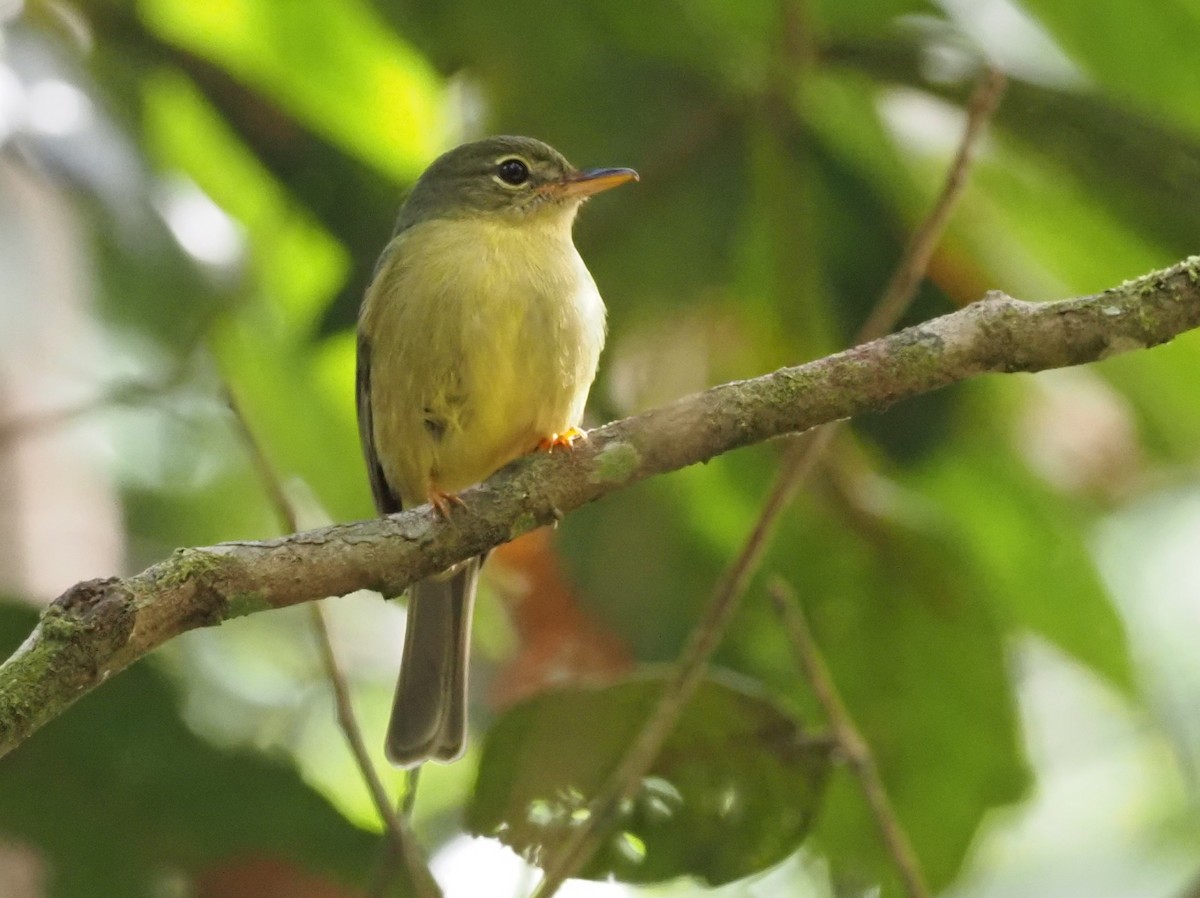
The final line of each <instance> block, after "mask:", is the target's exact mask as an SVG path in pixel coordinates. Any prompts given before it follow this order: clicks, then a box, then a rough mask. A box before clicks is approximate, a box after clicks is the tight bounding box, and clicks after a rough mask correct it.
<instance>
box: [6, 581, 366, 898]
mask: <svg viewBox="0 0 1200 898" xmlns="http://www.w3.org/2000/svg"><path fill="white" fill-rule="evenodd" d="M35 622H36V616H35V615H34V614H33V613H32V612H31V611H29V610H28V609H27V608H25V607H16V606H12V605H3V604H0V644H2V645H3V646H4V648H3V651H2V652H0V654H3V655H5V656H7V654H8V653H9V652H10V651H11V650H12V648H14V647H15V646H16V645H17V644H18V643H19V642H20V640H22V639H24V637H25V636H27V635H28V633H29V631H30V630H31V629H32V627H33V625H34V623H35ZM0 832H3V833H4V834H5V835H8V836H11V837H15V838H17V839H21V840H25V841H28V842H29V843H31V844H34V845H37V846H38V848H39V850H40V851H41V852H42V854H43V856H44V858H45V860H46V862H47V863H48V864H49V866H50V869H51V871H52V881H53V886H52V892H51V898H95V896H97V895H122V896H130V898H133V896H138V895H146V896H148V895H151V894H158V892H157V888H158V886H157V885H156V884H157V883H158V882H159V881H160V879H161V877H162V876H163V875H164V874H165V873H166V872H168V871H171V870H177V871H183V872H187V873H195V872H198V871H200V870H201V869H204V868H207V867H209V866H212V865H214V864H215V863H216V862H218V861H220V860H222V859H229V858H234V857H238V856H245V855H248V854H261V855H268V856H270V855H273V856H277V857H280V858H288V859H290V860H291V861H292V862H293V863H295V864H296V865H298V866H300V867H303V868H306V869H308V870H311V871H320V872H326V873H330V874H334V875H336V877H337V878H338V879H340V880H342V881H344V882H348V883H358V884H361V883H363V882H365V880H366V877H367V874H368V873H369V871H370V870H371V868H372V862H373V860H374V859H375V857H376V854H377V852H378V847H379V842H378V836H375V835H373V834H370V833H366V832H363V831H361V830H358V829H355V828H354V827H352V826H351V825H350V824H349V823H347V822H346V820H345V819H344V818H343V817H341V816H340V815H339V814H338V813H337V812H336V811H334V810H333V809H332V808H331V807H330V806H329V804H328V803H327V802H326V801H325V800H324V799H322V798H321V797H320V796H318V795H317V794H316V793H314V792H313V791H312V790H311V789H310V788H309V787H308V786H306V785H305V784H304V783H303V781H302V780H301V779H300V777H299V776H298V775H297V774H296V771H295V770H293V769H292V768H291V767H289V766H288V765H287V764H285V763H283V762H281V761H279V760H275V759H270V758H267V757H264V756H263V755H261V754H259V753H257V752H252V751H248V750H239V751H222V750H220V749H217V748H215V747H213V746H212V745H209V744H207V743H205V742H203V741H201V740H200V739H199V738H198V737H196V736H195V735H193V734H192V733H191V732H190V731H189V730H188V729H187V728H186V727H185V726H184V724H183V723H182V722H181V721H180V719H179V716H178V712H177V708H176V701H175V698H174V696H172V694H171V692H170V690H169V688H168V687H167V685H166V683H165V682H164V680H163V678H162V677H161V676H160V675H159V673H158V672H157V671H156V670H155V669H154V667H153V665H152V664H149V663H147V662H142V663H140V664H137V665H135V666H134V667H133V668H132V669H131V670H129V671H127V672H125V673H122V674H121V675H120V676H118V677H116V678H114V679H113V680H112V682H110V683H107V684H105V686H104V687H103V688H102V689H100V690H98V691H97V692H95V693H93V694H92V695H89V696H88V697H86V698H84V699H83V700H82V701H80V702H79V703H78V704H77V705H76V706H74V707H73V708H71V709H70V710H69V711H68V712H67V713H66V714H64V715H63V716H62V717H61V718H59V719H58V720H55V721H54V722H52V723H50V724H49V725H48V726H46V728H45V729H43V730H41V731H40V732H38V733H37V735H35V736H34V737H33V738H31V739H30V740H29V741H28V742H27V743H25V744H24V745H22V746H21V747H20V748H19V749H17V750H16V751H15V752H13V754H11V755H10V756H8V757H6V758H4V760H3V761H2V762H0Z"/></svg>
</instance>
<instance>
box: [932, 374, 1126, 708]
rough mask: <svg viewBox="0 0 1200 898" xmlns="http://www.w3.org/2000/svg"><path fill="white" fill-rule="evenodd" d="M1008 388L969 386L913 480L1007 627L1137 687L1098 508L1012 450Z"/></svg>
mask: <svg viewBox="0 0 1200 898" xmlns="http://www.w3.org/2000/svg"><path fill="white" fill-rule="evenodd" d="M1007 391H1013V392H1012V393H1008V395H1010V396H1013V393H1015V392H1017V391H1019V387H1017V386H1016V385H1015V384H994V385H993V384H990V383H989V384H972V385H970V386H969V387H967V388H966V389H965V390H964V392H965V393H968V394H969V395H970V396H971V400H972V401H971V403H970V407H969V408H968V409H966V410H964V411H965V414H964V415H963V417H962V419H961V420H960V422H959V425H958V427H957V428H956V430H955V434H954V438H953V439H952V440H951V441H949V442H948V443H947V444H946V445H945V446H944V447H943V450H942V451H943V453H944V454H943V455H942V456H941V457H940V458H939V459H938V460H937V463H936V464H930V465H929V466H928V467H927V468H925V469H924V470H923V471H921V472H919V473H917V474H916V476H915V477H914V478H913V479H912V483H913V485H914V486H918V485H919V488H920V490H921V492H922V494H923V495H926V496H929V497H930V498H931V499H933V500H934V501H936V502H937V503H938V505H939V508H940V513H941V515H943V516H944V517H943V526H944V527H945V528H946V530H947V531H948V532H951V533H953V534H954V539H955V542H956V544H957V545H958V546H960V547H961V548H962V549H963V550H965V551H966V552H967V553H969V555H970V557H971V559H972V563H973V564H974V565H975V566H977V568H976V570H975V571H974V573H973V579H974V580H975V581H976V582H977V583H979V584H980V587H979V592H980V593H981V594H982V595H985V596H987V597H988V600H989V601H990V602H991V603H992V604H993V605H994V607H995V610H996V611H997V612H998V613H1000V614H1002V615H1004V616H1005V617H1007V619H1008V620H1007V622H1006V625H1007V626H1008V627H1011V628H1014V629H1018V630H1019V629H1021V628H1027V629H1029V630H1031V631H1032V632H1034V633H1037V634H1039V635H1041V636H1043V637H1045V638H1046V639H1047V640H1049V641H1050V642H1052V643H1054V644H1055V645H1057V646H1058V647H1059V648H1061V649H1062V650H1063V651H1065V652H1066V653H1067V654H1069V655H1071V656H1073V657H1074V658H1076V659H1077V660H1079V661H1080V662H1081V663H1083V664H1085V665H1087V666H1088V667H1090V668H1091V669H1092V670H1094V671H1095V672H1096V673H1098V674H1100V675H1101V676H1103V677H1105V678H1106V679H1108V680H1109V682H1111V683H1112V684H1113V685H1115V686H1118V687H1120V688H1122V689H1125V690H1129V689H1132V687H1133V674H1132V670H1131V661H1130V658H1129V646H1128V644H1127V642H1126V637H1125V630H1124V627H1123V625H1122V623H1121V620H1120V617H1119V616H1118V615H1117V612H1116V609H1115V608H1114V607H1113V604H1112V600H1111V599H1110V597H1109V596H1108V593H1107V592H1106V590H1105V589H1104V586H1103V584H1102V583H1101V580H1100V575H1099V572H1098V571H1097V570H1096V566H1095V562H1094V561H1093V559H1092V554H1091V552H1090V551H1089V547H1088V545H1087V541H1086V540H1087V534H1088V529H1089V528H1088V521H1089V519H1090V517H1091V515H1089V514H1088V513H1087V512H1086V511H1085V510H1084V509H1082V508H1080V507H1079V506H1078V505H1077V504H1076V503H1073V502H1070V501H1068V500H1066V499H1064V498H1063V497H1061V496H1056V495H1054V494H1053V493H1052V492H1051V491H1050V490H1049V489H1048V487H1047V486H1046V485H1045V484H1044V483H1041V482H1039V481H1038V480H1037V479H1036V478H1035V476H1034V475H1033V474H1032V472H1030V471H1029V470H1028V468H1026V467H1025V466H1024V464H1023V463H1022V462H1021V461H1020V460H1019V459H1017V458H1016V457H1015V455H1014V451H1013V450H1014V446H1013V443H1012V439H1011V437H1008V438H1006V436H1005V433H1004V428H1003V427H998V426H997V424H998V423H999V422H998V420H997V419H998V418H999V417H1001V416H1000V415H998V408H999V406H1000V404H1001V403H1000V402H999V401H997V400H999V398H1000V397H1001V396H1003V395H1005V393H1006V392H1007ZM985 397H986V398H985ZM1014 398H1015V397H1014ZM988 399H990V400H991V401H990V402H988V401H987V400H988ZM1006 443H1007V445H1006Z"/></svg>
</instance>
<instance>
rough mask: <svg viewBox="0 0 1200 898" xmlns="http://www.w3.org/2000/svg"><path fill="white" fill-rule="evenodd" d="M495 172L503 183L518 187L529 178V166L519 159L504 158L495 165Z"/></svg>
mask: <svg viewBox="0 0 1200 898" xmlns="http://www.w3.org/2000/svg"><path fill="white" fill-rule="evenodd" d="M496 174H497V175H499V176H500V180H501V181H503V182H504V183H505V184H511V185H512V186H513V187H519V186H520V185H522V184H524V183H525V182H526V181H528V180H529V166H528V165H526V164H525V163H524V162H522V161H521V160H520V159H505V160H504V161H503V162H501V163H500V164H499V165H498V166H497V167H496Z"/></svg>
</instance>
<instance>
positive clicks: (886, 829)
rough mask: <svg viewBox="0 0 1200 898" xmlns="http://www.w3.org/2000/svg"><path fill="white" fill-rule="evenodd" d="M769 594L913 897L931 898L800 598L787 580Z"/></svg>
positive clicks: (801, 665) (867, 747) (867, 746)
mask: <svg viewBox="0 0 1200 898" xmlns="http://www.w3.org/2000/svg"><path fill="white" fill-rule="evenodd" d="M767 591H768V593H769V594H770V596H771V600H772V601H773V602H774V604H775V610H776V611H778V612H779V616H780V619H781V620H782V621H783V626H784V631H785V632H786V633H787V636H788V639H789V640H790V641H791V643H792V647H793V648H795V650H796V659H797V660H798V661H799V663H800V667H801V668H802V669H803V670H804V676H805V678H806V679H807V680H808V682H809V685H810V686H812V691H813V695H815V696H816V698H817V701H818V702H819V703H820V705H821V708H822V710H823V711H824V712H825V716H826V718H827V719H828V720H829V725H830V727H831V728H832V730H833V738H834V739H835V740H836V742H837V745H838V748H839V749H840V751H841V753H842V755H843V756H844V757H845V759H846V762H847V764H848V765H849V767H850V770H851V772H852V773H853V774H854V776H855V778H857V780H858V783H859V786H860V787H861V788H862V790H863V794H864V795H865V796H866V798H867V804H868V805H870V807H871V814H872V816H874V818H875V823H876V824H877V825H878V826H879V834H880V835H881V836H882V837H883V843H884V847H885V848H886V849H887V853H888V855H889V856H890V857H891V859H892V863H893V864H895V866H896V870H897V872H899V874H900V879H901V880H902V881H903V883H904V888H905V890H906V891H907V892H908V895H909V898H929V887H928V886H927V885H926V884H925V876H924V874H923V873H922V872H921V864H920V861H919V860H918V859H917V854H916V852H915V851H913V847H912V842H911V841H909V838H908V833H907V832H906V831H905V829H904V826H903V825H902V824H901V823H900V819H899V818H898V817H897V816H896V810H895V808H893V807H892V802H891V799H890V798H889V797H888V794H887V789H886V788H885V787H884V785H883V778H882V777H881V776H880V775H879V768H878V767H877V766H876V764H875V757H874V755H873V754H872V753H871V747H870V746H869V745H868V744H867V741H866V739H864V738H863V735H862V733H861V732H860V731H859V729H858V727H857V726H856V725H855V723H854V719H853V718H852V717H851V716H850V712H849V711H848V710H847V709H846V703H845V702H844V701H843V700H842V697H841V695H840V694H839V693H838V690H837V686H836V684H835V683H834V682H833V676H832V675H831V674H830V672H829V665H828V664H827V663H826V662H825V658H824V656H822V654H821V650H820V649H819V648H818V647H817V643H816V640H815V639H814V638H813V635H812V629H811V628H810V627H809V625H808V621H807V619H806V618H805V616H804V611H803V610H802V609H801V607H800V600H799V599H798V598H797V597H796V594H795V592H794V591H793V590H792V589H791V588H790V587H789V586H788V585H787V584H786V583H784V582H783V581H782V580H774V581H773V582H772V583H771V585H770V586H769V587H768V590H767Z"/></svg>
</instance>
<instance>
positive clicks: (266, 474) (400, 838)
mask: <svg viewBox="0 0 1200 898" xmlns="http://www.w3.org/2000/svg"><path fill="white" fill-rule="evenodd" d="M223 390H224V393H225V401H226V403H227V404H228V406H229V409H230V411H231V412H232V413H233V420H234V426H235V427H236V429H237V432H238V436H239V437H241V440H242V442H243V443H244V444H245V446H246V449H247V451H248V452H249V453H250V459H251V462H252V463H253V465H254V470H255V473H256V474H257V475H258V479H259V481H260V482H261V484H262V486H263V489H264V490H266V492H267V497H268V499H269V501H270V504H271V507H272V508H273V509H274V510H275V514H276V515H277V516H278V517H279V522H280V524H282V525H283V527H284V528H285V529H286V530H287V532H288V533H295V532H297V531H298V530H299V529H300V525H299V520H298V518H297V515H296V508H295V506H294V505H293V504H292V501H291V499H290V498H288V495H287V492H286V491H285V490H284V488H283V484H282V483H281V482H280V479H279V477H278V476H277V474H276V473H275V468H274V467H273V466H272V465H271V462H270V460H269V459H268V458H267V455H266V453H265V452H264V451H263V448H262V445H261V444H260V443H259V442H258V440H257V439H256V438H255V436H254V432H253V431H252V430H251V429H250V424H249V422H248V421H247V420H246V416H245V414H243V412H242V408H241V406H240V405H239V404H238V401H237V399H236V398H235V396H234V393H233V390H232V388H231V387H230V386H229V384H228V383H224V384H223ZM308 611H309V619H310V621H311V623H312V628H313V633H314V634H315V635H316V638H317V648H318V651H319V652H320V655H321V663H322V666H323V667H324V668H325V675H326V677H328V679H329V683H330V686H331V687H332V689H333V699H334V706H335V708H336V712H337V722H338V726H339V727H340V728H341V730H342V734H343V735H344V736H345V738H346V743H347V745H349V747H350V753H351V754H352V755H353V756H354V761H355V763H356V764H357V765H358V770H359V773H360V774H361V776H362V778H363V782H364V783H365V784H366V787H367V791H368V792H369V793H370V795H371V800H372V801H373V802H374V803H375V809H376V811H377V812H378V814H379V818H380V820H382V821H383V825H384V829H385V830H386V831H387V834H388V840H389V843H390V844H391V846H392V854H393V855H394V856H395V857H397V858H399V859H402V860H403V868H404V869H405V870H407V872H408V876H409V880H410V883H411V886H412V889H411V891H412V892H413V894H414V895H415V896H416V898H438V896H441V894H442V890H441V889H440V888H439V887H438V884H437V881H436V880H434V878H433V874H432V873H431V872H430V870H429V865H428V864H427V863H426V862H425V858H424V856H423V855H422V853H421V849H420V847H419V846H418V845H417V843H416V839H415V838H414V837H413V834H412V832H411V830H410V829H409V828H408V826H407V824H406V821H407V817H405V818H401V816H400V815H398V814H397V813H396V810H395V808H394V807H393V806H392V802H391V799H390V798H389V797H388V794H387V790H386V789H384V787H383V781H382V780H381V779H380V778H379V771H378V770H377V769H376V768H375V764H374V763H373V762H372V761H371V755H370V752H369V751H368V750H367V744H366V740H364V739H363V734H362V727H360V726H359V724H358V717H357V716H356V715H355V713H354V703H353V701H352V699H351V697H350V684H349V682H348V681H347V679H346V676H345V673H344V672H343V671H342V668H341V665H340V664H338V660H337V654H336V652H335V651H334V648H333V640H332V639H331V638H330V635H329V625H328V622H327V621H326V619H325V611H324V609H323V608H322V607H321V603H320V602H310V603H309V605H308ZM397 866H398V865H397ZM393 875H394V873H393ZM385 885H386V880H385Z"/></svg>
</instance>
